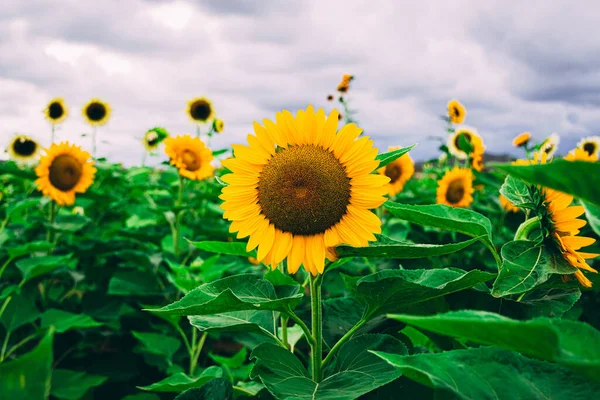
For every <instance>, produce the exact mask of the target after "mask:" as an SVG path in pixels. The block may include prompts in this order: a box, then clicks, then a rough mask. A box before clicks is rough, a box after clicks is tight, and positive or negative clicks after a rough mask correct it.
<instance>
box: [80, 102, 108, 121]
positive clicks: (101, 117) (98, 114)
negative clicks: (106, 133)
mask: <svg viewBox="0 0 600 400" xmlns="http://www.w3.org/2000/svg"><path fill="white" fill-rule="evenodd" d="M81 113H82V114H83V118H84V119H85V121H86V122H87V123H88V124H90V125H91V126H102V125H104V124H106V123H107V122H108V119H109V118H110V113H111V108H110V106H109V105H108V103H105V102H103V101H102V100H99V99H91V100H90V101H88V102H87V104H86V105H85V106H83V110H82V111H81Z"/></svg>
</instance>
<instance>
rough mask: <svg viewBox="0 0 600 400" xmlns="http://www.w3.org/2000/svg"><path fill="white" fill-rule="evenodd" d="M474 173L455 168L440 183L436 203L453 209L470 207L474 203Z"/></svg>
mask: <svg viewBox="0 0 600 400" xmlns="http://www.w3.org/2000/svg"><path fill="white" fill-rule="evenodd" d="M474 191H475V190H474V189H473V173H472V172H471V169H470V168H458V167H454V169H451V170H449V171H446V173H445V174H444V176H443V177H442V179H440V180H439V181H438V186H437V196H436V202H437V203H438V204H446V205H448V206H452V207H468V206H470V205H471V203H472V202H473V192H474Z"/></svg>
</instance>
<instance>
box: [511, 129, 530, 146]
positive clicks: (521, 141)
mask: <svg viewBox="0 0 600 400" xmlns="http://www.w3.org/2000/svg"><path fill="white" fill-rule="evenodd" d="M530 140H531V133H529V132H523V133H521V134H520V135H519V136H517V137H516V138H514V139H513V146H515V147H523V146H527V143H529V141H530Z"/></svg>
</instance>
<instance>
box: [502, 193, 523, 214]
mask: <svg viewBox="0 0 600 400" xmlns="http://www.w3.org/2000/svg"><path fill="white" fill-rule="evenodd" d="M498 200H499V201H500V205H501V206H502V208H503V209H504V210H505V211H506V212H511V213H516V212H518V211H519V207H516V206H515V205H514V204H513V203H511V202H510V200H508V199H507V198H506V197H504V195H503V194H501V195H500V197H499V198H498Z"/></svg>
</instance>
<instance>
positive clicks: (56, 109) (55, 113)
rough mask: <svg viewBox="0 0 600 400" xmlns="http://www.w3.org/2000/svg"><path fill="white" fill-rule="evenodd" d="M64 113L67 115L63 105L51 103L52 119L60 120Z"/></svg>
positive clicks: (49, 111)
mask: <svg viewBox="0 0 600 400" xmlns="http://www.w3.org/2000/svg"><path fill="white" fill-rule="evenodd" d="M64 113H65V110H64V108H63V106H62V104H60V103H58V102H54V103H51V104H50V105H49V106H48V116H49V117H50V118H51V119H59V118H60V117H62V116H63V114H64Z"/></svg>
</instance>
